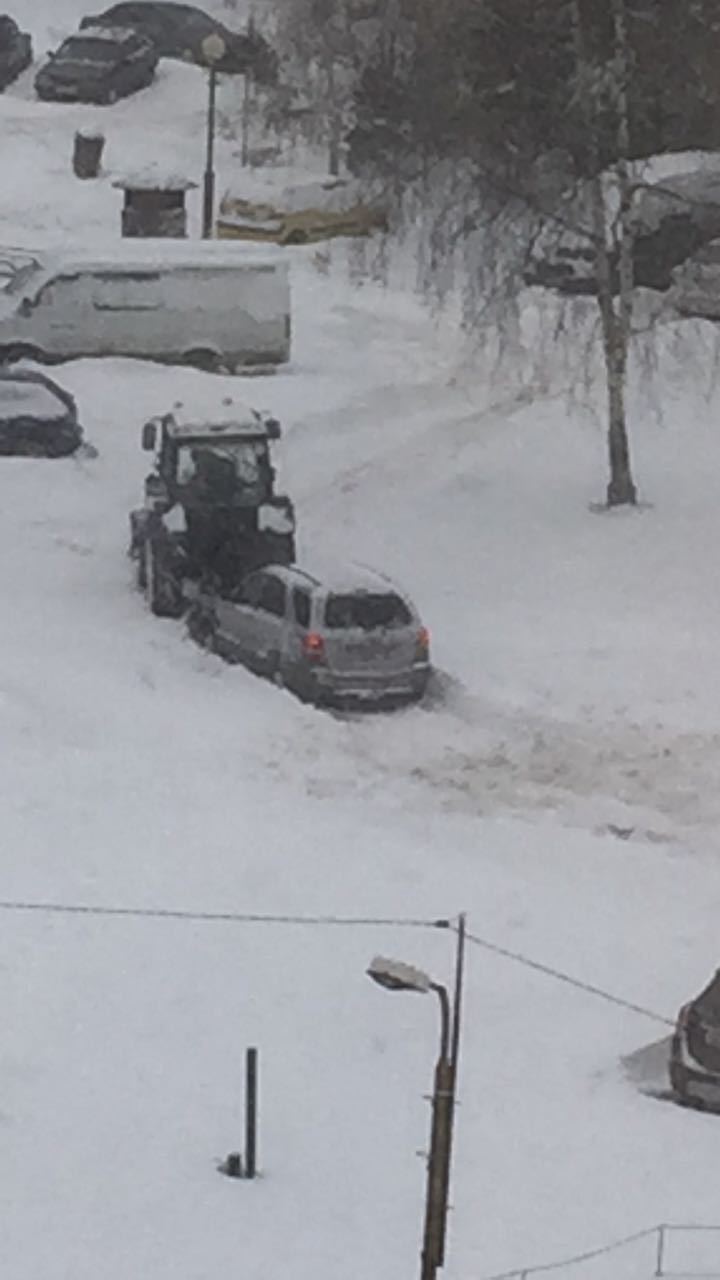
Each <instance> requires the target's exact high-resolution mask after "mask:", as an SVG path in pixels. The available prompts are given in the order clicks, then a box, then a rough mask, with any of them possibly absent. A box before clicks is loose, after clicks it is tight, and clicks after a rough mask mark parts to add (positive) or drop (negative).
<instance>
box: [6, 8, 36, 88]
mask: <svg viewBox="0 0 720 1280" xmlns="http://www.w3.org/2000/svg"><path fill="white" fill-rule="evenodd" d="M31 62H32V40H31V39H30V36H29V34H28V32H27V31H21V30H20V28H19V27H18V24H17V22H16V21H15V19H14V18H11V17H10V16H9V14H7V13H0V90H2V89H7V87H8V85H9V84H12V82H13V80H16V79H17V77H18V76H19V75H20V72H21V71H24V70H25V68H26V67H29V66H30V63H31Z"/></svg>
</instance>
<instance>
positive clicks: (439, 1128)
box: [367, 915, 465, 1280]
mask: <svg viewBox="0 0 720 1280" xmlns="http://www.w3.org/2000/svg"><path fill="white" fill-rule="evenodd" d="M464 951H465V916H464V915H461V916H460V917H459V919H458V928H457V953H456V964H455V989H454V993H453V1001H452V1010H451V1008H450V998H449V995H448V991H447V988H446V987H444V986H443V985H442V983H439V982H433V981H432V979H431V978H430V977H429V975H428V974H426V973H423V971H422V970H421V969H416V968H414V967H413V966H412V965H409V964H405V963H404V962H402V961H399V960H388V959H386V958H385V957H383V956H376V957H375V959H374V960H373V961H372V963H371V964H370V966H369V968H368V970H367V973H368V977H370V978H372V979H373V982H377V983H378V984H379V986H381V987H385V989H386V990H388V991H415V992H418V993H420V994H422V995H424V994H426V993H427V992H428V991H434V992H435V994H436V995H437V997H438V999H439V1001H440V1047H439V1052H438V1058H437V1062H436V1064H435V1075H434V1079H433V1092H432V1125H431V1129H430V1151H429V1154H428V1162H427V1184H426V1191H425V1222H424V1227H423V1241H422V1253H421V1270H420V1276H421V1280H435V1276H436V1273H437V1270H438V1268H439V1267H442V1265H443V1263H444V1261H445V1235H446V1230H447V1212H448V1191H449V1186H450V1163H451V1158H452V1135H453V1121H454V1116H455V1087H456V1083H457V1066H458V1055H459V1050H460V1013H461V1004H462V986H463V965H464Z"/></svg>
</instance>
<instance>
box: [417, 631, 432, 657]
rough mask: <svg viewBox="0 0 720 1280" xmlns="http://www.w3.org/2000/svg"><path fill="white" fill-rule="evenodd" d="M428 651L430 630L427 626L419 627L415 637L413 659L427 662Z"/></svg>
mask: <svg viewBox="0 0 720 1280" xmlns="http://www.w3.org/2000/svg"><path fill="white" fill-rule="evenodd" d="M429 653H430V632H429V631H428V629H427V627H421V628H420V630H419V631H418V633H417V635H416V637H415V661H416V662H427V659H428V655H429Z"/></svg>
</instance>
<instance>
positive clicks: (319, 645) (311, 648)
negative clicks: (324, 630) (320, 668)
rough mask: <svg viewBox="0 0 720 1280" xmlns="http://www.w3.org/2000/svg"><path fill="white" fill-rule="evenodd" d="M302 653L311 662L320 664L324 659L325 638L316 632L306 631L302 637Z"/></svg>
mask: <svg viewBox="0 0 720 1280" xmlns="http://www.w3.org/2000/svg"><path fill="white" fill-rule="evenodd" d="M302 648H303V653H304V655H305V657H306V658H309V659H310V661H311V662H322V661H323V660H324V658H325V638H324V636H321V635H320V633H319V632H318V631H308V633H307V635H306V636H303V642H302Z"/></svg>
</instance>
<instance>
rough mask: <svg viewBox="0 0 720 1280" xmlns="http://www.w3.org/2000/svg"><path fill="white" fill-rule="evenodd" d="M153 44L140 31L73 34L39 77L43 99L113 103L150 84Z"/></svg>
mask: <svg viewBox="0 0 720 1280" xmlns="http://www.w3.org/2000/svg"><path fill="white" fill-rule="evenodd" d="M157 61H158V55H157V53H156V51H155V46H154V45H153V44H152V43H151V42H150V41H149V40H146V39H145V37H144V36H141V35H139V34H138V32H137V31H132V30H129V29H128V30H126V29H124V28H122V27H88V28H87V30H85V31H82V32H81V33H80V34H79V35H74V36H70V37H69V38H68V39H67V40H65V41H64V42H63V44H61V45H60V48H59V49H58V50H57V51H56V52H55V53H52V54H51V55H50V60H49V61H48V62H46V63H45V65H44V66H43V67H41V68H40V70H39V71H38V73H37V75H36V77H35V90H36V92H37V95H38V97H39V98H45V99H49V100H52V101H54V102H97V103H104V104H109V103H111V102H116V101H117V99H118V98H126V97H127V96H128V94H131V93H136V92H137V90H138V89H144V88H145V86H146V85H148V84H150V82H151V81H152V79H153V77H154V75H155V68H156V66H157Z"/></svg>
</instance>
